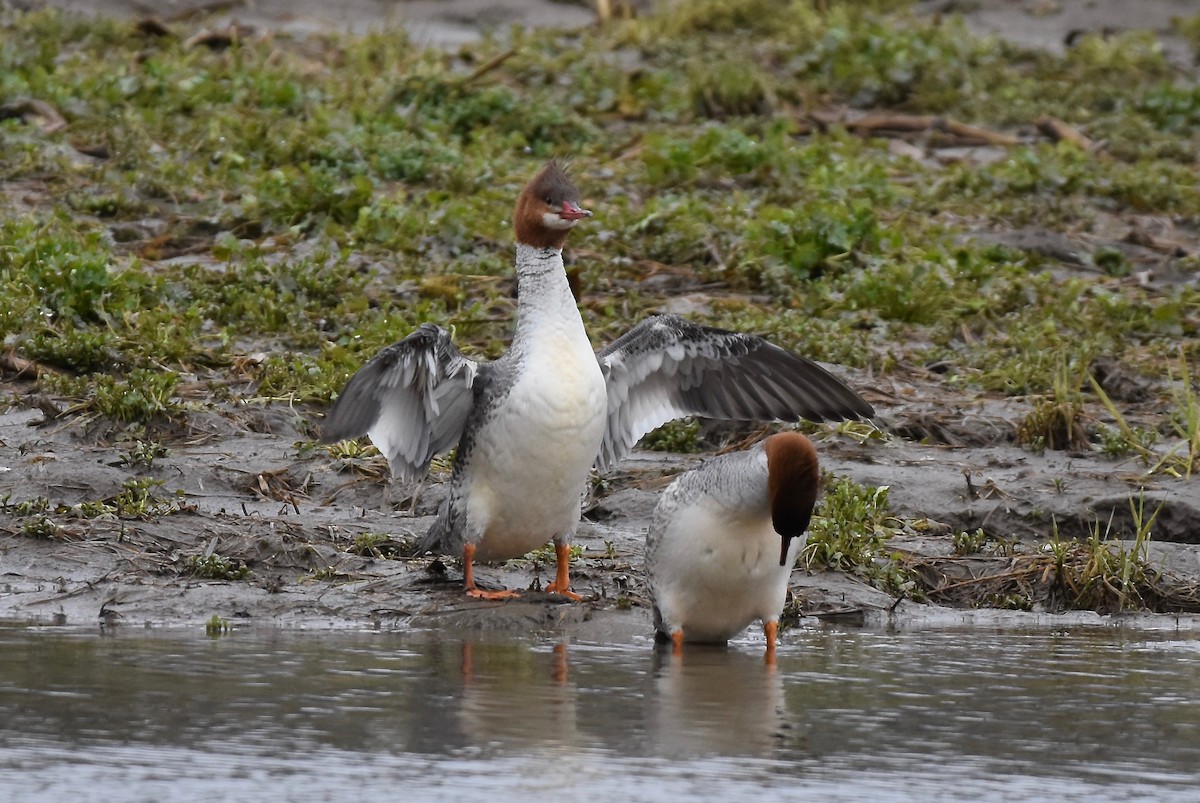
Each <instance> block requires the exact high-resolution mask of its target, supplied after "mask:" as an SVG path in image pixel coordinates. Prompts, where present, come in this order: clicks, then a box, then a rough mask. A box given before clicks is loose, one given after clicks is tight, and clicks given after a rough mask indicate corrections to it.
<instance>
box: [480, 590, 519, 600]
mask: <svg viewBox="0 0 1200 803" xmlns="http://www.w3.org/2000/svg"><path fill="white" fill-rule="evenodd" d="M467 596H468V597H473V598H475V599H488V600H496V599H514V598H516V597H519V596H521V592H520V591H513V590H511V589H505V590H503V591H484V590H483V589H482V588H468V589H467Z"/></svg>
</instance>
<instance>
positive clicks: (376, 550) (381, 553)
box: [346, 533, 404, 560]
mask: <svg viewBox="0 0 1200 803" xmlns="http://www.w3.org/2000/svg"><path fill="white" fill-rule="evenodd" d="M346 551H347V552H349V553H350V554H352V555H360V556H362V557H364V558H376V559H379V560H391V559H393V558H397V557H400V556H401V555H402V554H403V553H404V544H402V543H400V542H399V541H395V540H393V539H392V537H391V536H390V535H388V534H387V533H359V534H358V535H356V536H354V542H353V543H352V544H351V545H350V547H349V548H348V549H347V550H346Z"/></svg>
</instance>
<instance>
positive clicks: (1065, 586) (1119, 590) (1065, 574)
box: [1043, 497, 1162, 611]
mask: <svg viewBox="0 0 1200 803" xmlns="http://www.w3.org/2000/svg"><path fill="white" fill-rule="evenodd" d="M1129 505H1130V510H1131V513H1132V516H1133V525H1134V533H1133V538H1132V539H1130V542H1129V543H1128V544H1126V543H1125V542H1122V541H1117V540H1114V539H1111V538H1110V537H1109V534H1108V531H1107V530H1105V531H1103V532H1102V528H1101V525H1100V523H1099V522H1096V523H1095V524H1093V526H1092V531H1091V534H1090V535H1089V536H1088V539H1087V540H1086V541H1085V542H1083V543H1082V544H1080V543H1079V542H1075V541H1066V540H1063V539H1060V538H1058V537H1057V534H1055V537H1053V538H1052V539H1051V540H1050V541H1049V542H1047V543H1046V544H1045V545H1044V547H1043V551H1044V552H1045V553H1047V554H1048V555H1050V556H1051V558H1052V559H1053V567H1054V587H1055V596H1056V597H1057V602H1058V604H1061V605H1063V606H1065V607H1068V608H1077V609H1082V610H1099V611H1114V610H1115V611H1122V610H1126V609H1128V608H1134V609H1147V608H1149V609H1152V610H1154V609H1157V607H1156V603H1157V598H1158V597H1159V596H1160V595H1161V589H1160V582H1159V581H1160V575H1159V572H1158V571H1157V570H1156V569H1154V567H1153V566H1152V564H1151V563H1150V558H1149V547H1150V538H1151V532H1152V529H1153V526H1154V521H1155V519H1156V518H1157V517H1158V514H1159V511H1161V510H1162V506H1161V505H1160V506H1159V507H1158V508H1157V509H1155V510H1154V511H1153V512H1152V513H1149V514H1148V515H1147V513H1148V511H1146V509H1145V498H1144V497H1139V498H1138V499H1136V500H1134V499H1130V501H1129ZM1110 526H1111V522H1110Z"/></svg>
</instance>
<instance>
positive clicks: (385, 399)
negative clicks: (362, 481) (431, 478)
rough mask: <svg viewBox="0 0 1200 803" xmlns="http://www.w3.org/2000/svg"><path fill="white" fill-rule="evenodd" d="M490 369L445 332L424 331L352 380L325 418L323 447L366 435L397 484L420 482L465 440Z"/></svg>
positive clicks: (394, 347) (369, 364)
mask: <svg viewBox="0 0 1200 803" xmlns="http://www.w3.org/2000/svg"><path fill="white" fill-rule="evenodd" d="M484 367H486V366H481V365H480V364H479V363H477V362H475V361H474V360H470V359H468V358H466V357H464V356H463V355H462V354H461V353H460V352H459V351H458V349H457V348H455V346H454V343H453V342H452V341H451V339H450V333H449V332H447V331H446V330H445V329H443V328H441V327H440V326H435V325H433V324H430V323H426V324H422V325H421V327H420V328H418V329H417V331H415V332H413V333H412V334H411V335H409V336H408V337H406V338H404V339H403V340H401V341H400V342H399V343H394V344H392V345H390V346H388V347H387V348H385V349H383V350H382V351H380V352H379V353H378V354H376V355H375V356H374V357H372V358H371V359H370V360H369V361H368V362H367V363H366V364H365V365H364V366H363V367H362V368H360V369H359V370H358V372H357V373H355V374H354V376H352V377H351V378H350V381H349V382H347V383H346V387H345V388H344V389H343V390H342V392H341V394H340V395H339V396H338V398H337V401H336V402H335V403H334V405H333V409H331V410H330V411H329V414H328V415H327V416H326V418H325V424H324V427H323V429H322V433H321V442H322V443H333V442H336V441H340V440H346V439H347V438H357V437H360V436H362V435H368V436H370V438H371V442H372V443H374V444H375V446H376V447H377V448H378V449H379V451H380V452H382V453H383V455H384V456H385V457H386V458H387V460H388V465H389V466H391V469H392V475H393V476H394V477H396V478H398V479H400V480H402V481H404V482H412V481H414V480H418V479H421V478H422V477H424V476H425V472H426V471H428V470H429V461H430V460H431V459H432V458H433V456H434V455H436V454H439V453H441V452H445V451H448V450H449V449H450V448H452V447H453V446H454V445H455V444H456V443H458V440H459V438H460V437H462V431H463V426H464V425H465V423H466V420H467V416H468V415H469V414H470V412H471V408H472V407H473V406H474V399H475V386H476V385H477V384H478V382H479V381H481V380H480V374H481V371H480V369H481V368H484Z"/></svg>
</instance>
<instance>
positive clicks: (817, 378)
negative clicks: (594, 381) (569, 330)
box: [597, 315, 875, 470]
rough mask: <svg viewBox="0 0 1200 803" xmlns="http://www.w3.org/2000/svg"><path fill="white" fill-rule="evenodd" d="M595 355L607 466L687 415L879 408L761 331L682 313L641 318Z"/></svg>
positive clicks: (763, 415) (792, 416) (845, 414)
mask: <svg viewBox="0 0 1200 803" xmlns="http://www.w3.org/2000/svg"><path fill="white" fill-rule="evenodd" d="M597 358H598V359H599V360H600V367H601V369H602V370H603V371H604V376H605V380H606V382H607V385H608V423H607V426H606V429H605V433H604V441H603V442H602V443H601V446H600V455H599V458H598V459H597V465H598V467H599V468H600V469H602V470H604V469H607V468H610V467H611V466H612V465H613V464H614V463H616V462H617V461H618V460H620V459H621V458H622V457H624V456H625V455H626V454H628V453H629V451H630V450H631V449H632V448H633V445H634V444H635V443H637V441H638V439H640V438H641V437H642V436H643V435H645V434H646V433H647V432H649V431H650V430H652V429H654V428H655V427H658V426H661V425H662V424H665V423H666V422H667V421H671V420H673V419H675V418H680V417H683V416H687V415H699V416H705V417H708V418H724V419H730V420H747V421H771V420H779V421H798V420H800V419H801V418H807V419H811V420H814V421H826V420H841V419H846V418H865V417H870V416H872V415H874V413H875V411H874V410H873V409H872V408H871V405H870V404H868V403H867V402H866V401H865V400H863V398H862V397H861V396H859V395H858V394H857V393H855V392H854V391H853V390H851V389H850V388H849V387H847V386H846V385H845V384H844V383H843V382H842V381H841V380H840V379H838V378H837V377H835V376H833V375H832V374H830V373H829V372H828V371H826V370H825V369H824V368H822V367H821V366H819V365H817V364H816V363H815V362H813V361H812V360H809V359H807V358H805V357H801V356H799V355H797V354H793V353H791V352H789V351H785V350H784V349H781V348H779V347H778V346H774V345H772V344H770V343H768V342H767V341H766V340H763V339H762V338H761V337H757V336H755V335H747V334H743V333H740V332H730V331H727V330H724V329H715V328H712V327H708V326H701V325H699V324H695V323H691V322H690V321H687V320H685V319H683V318H680V317H678V316H676V315H656V316H654V317H651V318H648V319H646V320H644V321H642V322H641V323H640V324H638V325H637V326H635V327H634V328H632V329H630V330H629V331H628V332H626V333H625V334H623V335H622V336H621V337H619V338H617V339H616V340H614V341H613V342H612V343H611V344H609V345H608V346H607V347H606V348H604V349H602V350H601V351H600V352H599V353H598V354H597Z"/></svg>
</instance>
